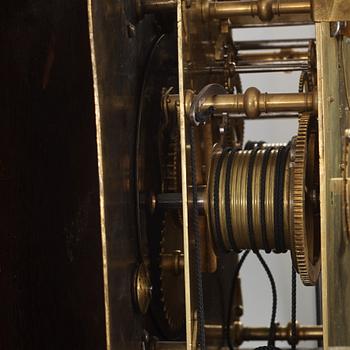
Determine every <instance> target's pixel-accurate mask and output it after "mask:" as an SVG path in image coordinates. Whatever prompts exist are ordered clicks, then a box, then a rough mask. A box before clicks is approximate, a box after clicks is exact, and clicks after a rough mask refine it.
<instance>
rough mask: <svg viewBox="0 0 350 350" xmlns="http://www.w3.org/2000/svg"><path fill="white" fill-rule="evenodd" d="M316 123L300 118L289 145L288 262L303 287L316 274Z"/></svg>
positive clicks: (315, 276)
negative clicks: (290, 164)
mask: <svg viewBox="0 0 350 350" xmlns="http://www.w3.org/2000/svg"><path fill="white" fill-rule="evenodd" d="M317 137H318V136H317V120H316V119H315V118H313V117H311V116H310V115H307V114H302V115H301V116H300V118H299V130H298V136H297V137H296V138H294V139H293V143H292V155H291V157H292V162H293V166H292V183H291V184H292V188H291V195H292V198H291V199H292V200H291V202H292V213H291V221H292V222H291V224H292V228H293V234H292V251H291V253H292V259H293V262H294V265H295V267H296V269H297V271H298V272H299V274H300V277H301V280H302V282H303V283H304V284H305V285H315V284H316V282H317V280H318V277H319V274H320V208H319V169H318V167H319V163H318V139H317Z"/></svg>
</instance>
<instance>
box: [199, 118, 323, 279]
mask: <svg viewBox="0 0 350 350" xmlns="http://www.w3.org/2000/svg"><path fill="white" fill-rule="evenodd" d="M251 146H252V145H251V144H250V145H249V144H247V146H246V148H245V149H244V150H241V149H233V148H226V149H222V148H221V147H220V146H218V145H217V146H216V147H215V148H214V152H213V157H212V164H211V169H210V174H209V179H208V188H207V208H206V212H207V220H208V227H209V228H210V230H211V234H212V237H213V240H214V242H215V245H216V250H217V253H219V252H220V251H226V252H229V251H235V252H239V251H241V250H243V249H251V250H253V251H257V250H264V251H265V252H268V253H269V252H271V251H274V252H275V253H285V252H287V251H291V253H292V259H293V262H294V266H295V268H296V270H297V271H298V272H299V273H300V275H301V279H302V281H303V283H304V284H306V285H313V284H315V283H316V281H317V279H318V276H319V272H320V223H319V220H320V218H319V201H318V197H319V175H318V162H317V159H318V144H317V123H316V120H315V119H314V118H312V117H311V116H310V115H308V114H304V115H301V116H300V118H299V131H298V136H296V137H294V138H293V139H292V140H291V142H289V143H288V144H286V145H268V144H263V143H257V144H255V145H253V147H251ZM306 218H307V219H306Z"/></svg>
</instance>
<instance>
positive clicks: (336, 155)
mask: <svg viewBox="0 0 350 350" xmlns="http://www.w3.org/2000/svg"><path fill="white" fill-rule="evenodd" d="M316 40H317V42H318V45H317V60H318V70H317V73H318V89H319V119H318V121H319V131H320V134H319V143H320V204H321V242H322V249H321V253H322V281H323V283H322V303H323V307H322V312H323V322H324V347H325V349H332V347H349V346H350V332H349V329H350V316H349V315H350V289H349V280H350V270H349V261H350V249H349V237H348V234H347V232H346V229H345V226H346V217H345V212H344V208H345V203H344V192H343V191H344V186H343V183H342V181H343V178H342V159H343V151H344V142H346V138H345V137H344V136H345V130H346V129H347V128H349V125H350V116H349V110H348V106H349V88H348V87H349V82H350V75H349V69H348V66H349V63H348V62H349V59H350V46H349V43H348V41H347V39H346V38H338V39H337V38H331V37H330V25H329V23H320V24H316ZM337 179H338V180H340V183H339V182H338V180H337Z"/></svg>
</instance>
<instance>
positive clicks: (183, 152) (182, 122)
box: [176, 1, 192, 350]
mask: <svg viewBox="0 0 350 350" xmlns="http://www.w3.org/2000/svg"><path fill="white" fill-rule="evenodd" d="M182 11H183V7H182V1H178V2H177V46H178V70H179V104H178V106H177V108H176V109H177V116H178V120H179V124H180V149H181V188H182V225H183V242H184V243H183V244H184V264H185V266H184V279H185V309H186V312H185V317H186V349H187V350H192V306H191V277H190V276H191V272H190V244H189V233H188V194H187V161H186V153H187V152H186V119H185V91H184V63H183V30H184V29H183V22H182V21H183V13H182Z"/></svg>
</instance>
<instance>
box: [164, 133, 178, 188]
mask: <svg viewBox="0 0 350 350" xmlns="http://www.w3.org/2000/svg"><path fill="white" fill-rule="evenodd" d="M179 149H180V145H179V135H178V132H174V134H173V135H172V136H171V137H170V141H169V149H168V152H167V155H166V158H167V159H166V161H165V167H166V169H165V171H164V173H165V175H164V182H163V187H164V188H163V191H164V192H178V191H180V189H179V187H180V183H179V178H181V177H180V176H179V175H180V169H179V165H180V161H179V160H180V159H179V158H180V154H179Z"/></svg>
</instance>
